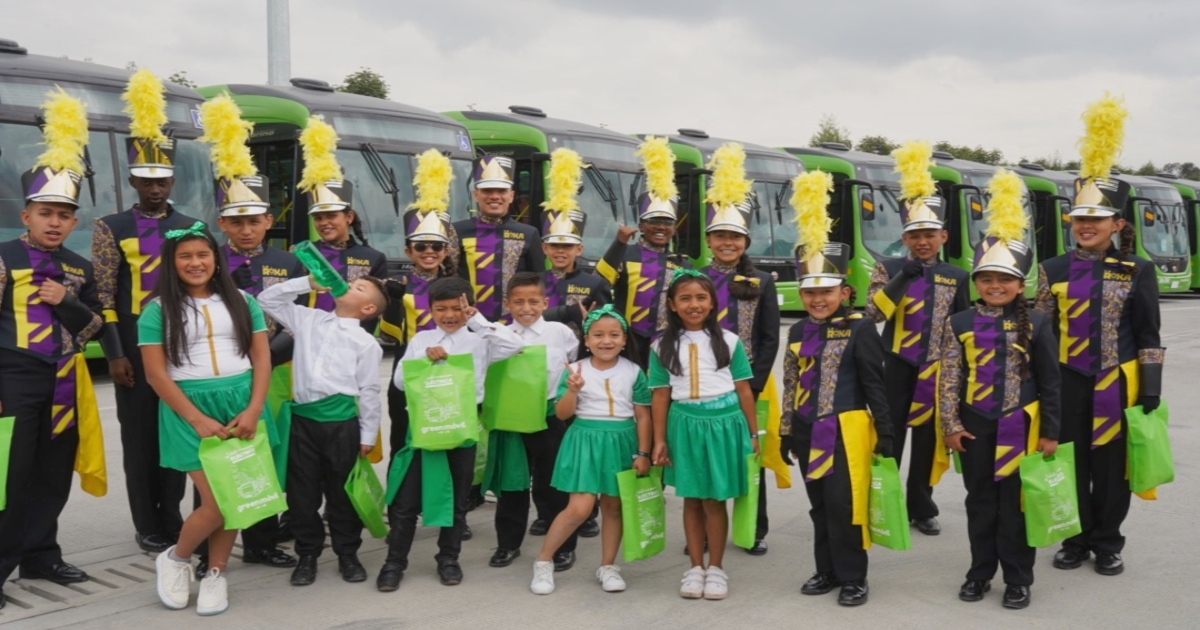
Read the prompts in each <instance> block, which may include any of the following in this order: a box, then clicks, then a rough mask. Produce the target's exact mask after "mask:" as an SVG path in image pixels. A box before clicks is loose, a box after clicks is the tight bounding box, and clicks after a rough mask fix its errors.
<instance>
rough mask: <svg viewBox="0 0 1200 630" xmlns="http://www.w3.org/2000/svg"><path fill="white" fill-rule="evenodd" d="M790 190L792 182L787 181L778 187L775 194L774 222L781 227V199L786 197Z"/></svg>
mask: <svg viewBox="0 0 1200 630" xmlns="http://www.w3.org/2000/svg"><path fill="white" fill-rule="evenodd" d="M791 189H792V180H790V179H789V180H787V181H786V182H784V183H783V186H780V187H779V192H778V193H776V194H775V221H776V222H778V223H779V224H780V225H783V198H784V197H786V196H787V192H788V191H789V190H791Z"/></svg>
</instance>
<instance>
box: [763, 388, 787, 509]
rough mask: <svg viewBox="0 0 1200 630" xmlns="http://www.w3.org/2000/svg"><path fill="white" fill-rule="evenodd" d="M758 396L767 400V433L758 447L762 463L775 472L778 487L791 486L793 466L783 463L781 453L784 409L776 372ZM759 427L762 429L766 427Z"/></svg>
mask: <svg viewBox="0 0 1200 630" xmlns="http://www.w3.org/2000/svg"><path fill="white" fill-rule="evenodd" d="M758 398H759V400H766V401H767V426H766V427H765V428H766V430H767V435H766V439H765V440H763V441H762V444H760V445H759V449H758V450H759V452H760V453H762V464H763V466H765V467H767V468H769V469H770V470H771V472H774V473H775V486H776V487H778V488H791V487H792V468H791V466H788V465H787V464H785V463H783V457H782V456H780V454H779V421H780V417H781V416H782V409H781V406H780V404H779V388H778V387H777V386H776V385H775V374H771V375H770V376H768V377H767V384H766V386H764V387H763V391H762V394H760V395H759V397H758ZM758 428H759V430H762V429H763V428H764V427H761V426H760V427H758Z"/></svg>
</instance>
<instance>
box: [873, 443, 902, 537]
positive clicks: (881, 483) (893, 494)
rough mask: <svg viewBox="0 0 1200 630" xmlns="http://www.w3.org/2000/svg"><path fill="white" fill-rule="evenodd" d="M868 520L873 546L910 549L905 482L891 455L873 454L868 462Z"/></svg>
mask: <svg viewBox="0 0 1200 630" xmlns="http://www.w3.org/2000/svg"><path fill="white" fill-rule="evenodd" d="M868 523H869V527H868V529H869V530H870V534H871V542H873V543H875V544H876V545H879V546H880V547H887V548H888V549H895V550H896V551H907V550H909V549H911V548H912V539H911V538H910V537H909V532H908V504H907V503H905V501H904V484H902V483H900V469H899V468H898V467H897V466H896V460H895V459H893V458H891V457H876V458H874V459H873V460H872V461H871V490H870V494H869V495H868Z"/></svg>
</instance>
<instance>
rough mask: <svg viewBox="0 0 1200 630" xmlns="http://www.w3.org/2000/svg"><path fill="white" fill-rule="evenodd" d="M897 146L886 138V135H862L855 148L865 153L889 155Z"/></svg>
mask: <svg viewBox="0 0 1200 630" xmlns="http://www.w3.org/2000/svg"><path fill="white" fill-rule="evenodd" d="M899 147H900V145H898V144H896V143H895V142H892V141H891V140H888V139H887V137H886V136H863V137H862V140H859V141H858V147H857V149H858V150H859V151H863V152H865V153H875V154H877V155H891V154H892V151H895V150H896V149H898V148H899Z"/></svg>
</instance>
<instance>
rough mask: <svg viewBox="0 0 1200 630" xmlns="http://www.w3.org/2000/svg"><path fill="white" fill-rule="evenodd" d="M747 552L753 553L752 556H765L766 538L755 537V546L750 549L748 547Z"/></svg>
mask: <svg viewBox="0 0 1200 630" xmlns="http://www.w3.org/2000/svg"><path fill="white" fill-rule="evenodd" d="M746 553H748V554H750V555H752V556H765V555H767V542H766V541H765V540H763V539H761V538H755V539H754V546H753V547H751V548H749V549H747V550H746Z"/></svg>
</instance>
